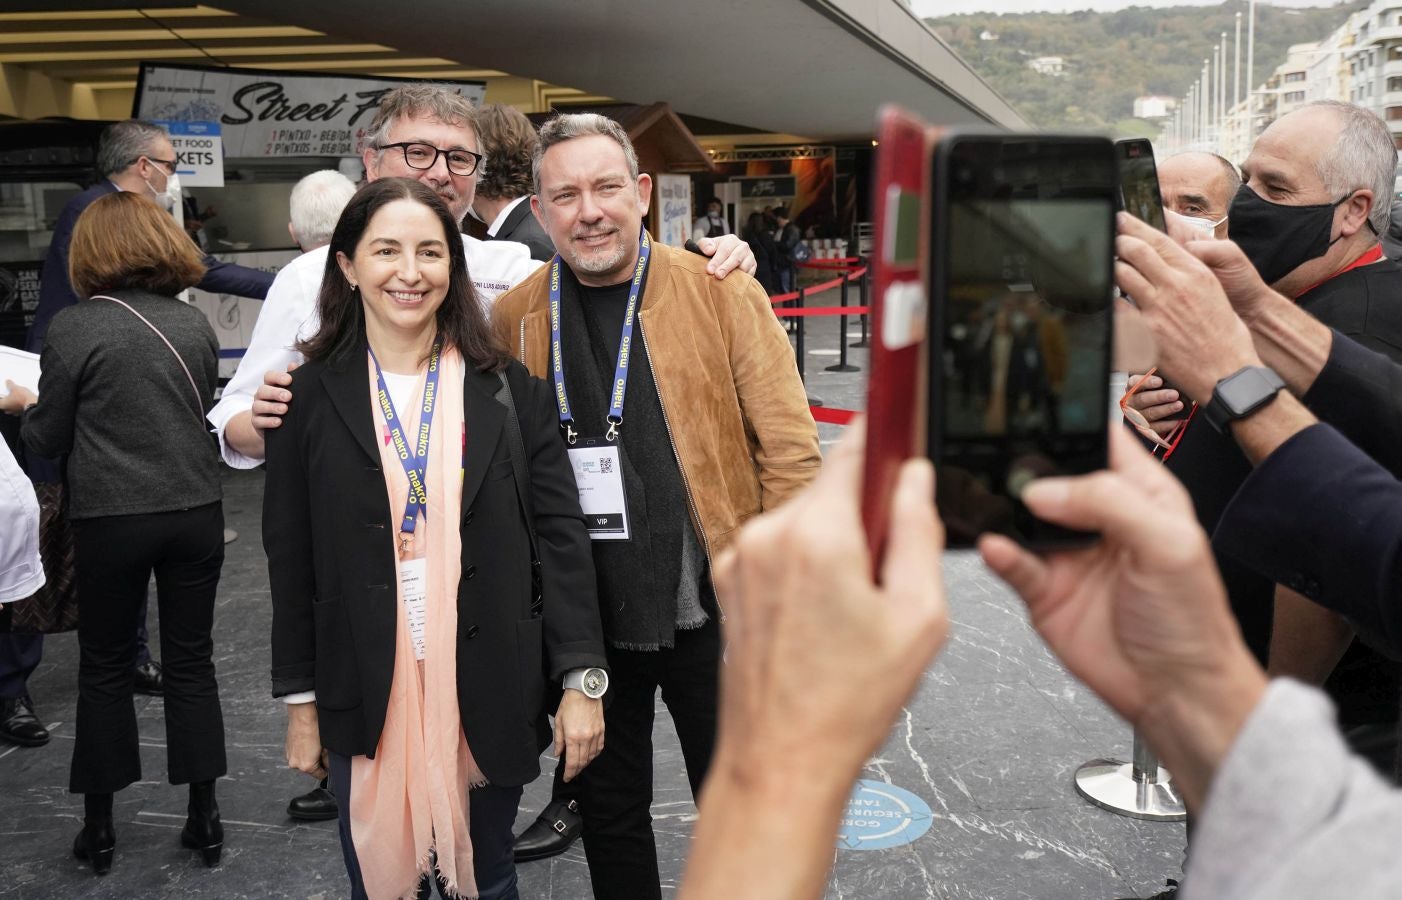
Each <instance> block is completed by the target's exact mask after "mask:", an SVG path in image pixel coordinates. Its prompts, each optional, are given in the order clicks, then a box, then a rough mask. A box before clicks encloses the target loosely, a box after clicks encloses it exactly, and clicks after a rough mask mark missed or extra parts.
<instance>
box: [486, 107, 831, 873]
mask: <svg viewBox="0 0 1402 900" xmlns="http://www.w3.org/2000/svg"><path fill="white" fill-rule="evenodd" d="M534 177H535V191H536V193H535V196H534V197H533V198H532V208H533V210H534V211H535V214H536V215H537V216H538V217H539V218H540V221H541V224H542V226H543V227H544V228H545V230H546V232H547V233H548V234H549V235H550V238H551V240H552V241H553V242H554V244H555V247H556V249H557V251H558V252H559V256H558V257H556V259H555V260H554V261H553V262H552V263H551V264H550V265H547V266H546V267H545V268H543V269H541V270H539V271H538V272H536V273H535V274H534V275H533V276H531V277H530V278H528V279H526V280H525V281H523V282H522V283H521V284H520V285H518V286H517V287H516V288H515V289H513V290H511V291H509V292H508V293H506V294H504V295H502V296H501V297H500V298H499V299H498V301H497V303H496V305H495V307H494V308H493V313H492V318H493V323H494V325H495V327H496V328H497V330H498V333H499V334H500V335H501V337H502V338H503V340H505V341H506V342H507V345H508V346H509V347H511V348H512V350H513V352H515V353H516V354H517V355H518V356H519V357H520V359H521V361H522V362H524V363H525V364H526V366H527V367H528V368H529V369H530V370H531V373H532V374H534V375H537V376H540V377H542V378H545V379H547V380H548V381H550V382H551V383H552V386H553V388H554V390H555V395H556V400H557V401H558V406H559V413H560V425H561V437H562V439H563V440H565V441H566V443H567V444H568V445H569V449H570V451H571V454H570V455H571V459H572V462H573V463H574V465H575V474H576V479H577V480H578V481H579V486H580V488H581V500H582V501H583V505H584V506H585V513H586V519H588V520H590V521H591V524H592V525H593V526H594V529H593V537H594V538H595V540H594V543H593V548H594V560H595V564H596V568H597V570H598V576H599V603H600V606H601V612H602V615H603V621H604V636H605V640H606V643H607V645H608V648H607V649H608V657H609V667H610V679H611V684H610V685H609V687H608V691H609V693H610V694H611V697H610V698H609V702H608V704H607V711H606V713H605V723H606V732H605V733H606V738H605V745H604V751H603V752H602V753H601V754H600V755H599V756H598V757H597V758H596V759H595V760H594V761H593V763H592V764H591V765H590V766H589V768H587V769H586V770H585V771H584V773H583V774H582V775H581V781H582V791H583V796H582V798H581V805H582V807H583V816H584V849H585V854H586V856H587V857H588V860H589V871H590V879H591V880H592V882H593V886H594V896H595V897H596V898H599V900H608V898H627V900H646V898H657V897H660V896H661V889H660V886H659V879H658V869H657V848H656V843H655V841H654V838H653V833H652V817H651V814H650V812H649V807H650V805H651V802H652V727H653V709H654V704H655V697H656V693H657V690H658V688H661V690H662V698H663V700H664V701H665V702H666V703H667V708H668V710H669V711H670V713H671V715H672V719H673V721H674V722H675V723H676V727H677V736H678V737H679V738H680V741H681V747H682V754H683V756H684V758H685V761H686V769H687V777H688V779H689V780H690V782H691V787H692V792H693V795H694V794H695V793H696V792H697V791H698V790H699V789H700V785H701V782H702V780H703V779H704V777H705V775H706V769H707V767H708V766H709V764H710V761H711V751H712V748H713V746H714V742H715V729H716V697H717V676H718V670H719V665H720V658H721V648H722V642H721V637H720V623H719V619H720V617H721V615H722V611H721V610H720V609H719V607H718V606H717V604H716V600H715V593H714V591H713V590H712V587H711V577H710V567H711V562H712V560H713V559H714V557H715V556H716V555H717V554H718V553H720V551H722V550H723V549H725V548H726V547H727V546H728V545H729V544H730V542H731V540H732V539H733V538H734V537H735V534H736V532H737V531H738V529H739V527H740V526H741V525H742V524H744V522H745V521H746V520H747V519H749V518H750V517H752V516H755V515H757V514H758V513H760V512H762V511H764V510H768V509H772V508H773V507H775V506H777V505H778V504H780V503H782V502H783V501H784V500H785V499H786V498H788V497H789V496H791V495H793V494H794V493H796V492H797V491H798V490H799V489H800V488H802V487H803V486H804V485H805V484H807V483H808V481H809V480H811V479H812V477H813V476H814V475H815V474H816V473H817V471H818V467H819V465H820V462H821V457H820V455H819V452H818V434H817V428H816V426H815V425H814V423H813V417H812V415H811V414H810V413H809V411H808V405H807V400H806V399H805V396H804V391H803V385H802V383H801V382H800V380H799V377H798V371H797V368H796V367H795V365H794V359H793V351H792V350H791V349H790V347H789V342H788V338H787V337H786V336H785V334H784V329H783V327H782V326H781V325H780V324H779V322H778V320H777V319H776V318H775V317H774V314H773V312H772V310H771V308H770V305H769V302H768V298H767V297H766V296H765V292H764V290H763V289H762V288H761V287H760V286H759V285H758V283H756V282H755V281H754V280H753V279H751V278H749V277H734V278H730V279H727V280H725V281H716V280H715V279H713V278H710V277H709V276H707V274H706V270H705V260H704V259H703V258H701V257H699V256H695V255H693V254H690V253H687V252H684V251H681V250H676V249H673V248H671V247H667V246H662V245H658V244H655V243H653V242H652V240H651V238H650V236H649V235H648V234H647V233H646V231H644V230H643V227H642V219H643V216H644V214H646V212H647V209H648V200H649V197H650V195H651V190H652V181H651V179H650V178H649V177H648V176H647V175H640V174H639V173H638V162H637V155H636V154H635V153H634V151H633V147H632V144H631V143H630V142H629V140H628V136H627V134H626V133H625V132H624V131H623V129H622V128H621V127H619V125H618V124H617V123H616V122H613V121H611V120H609V119H607V118H605V117H603V116H598V115H592V114H581V115H563V116H559V117H558V118H556V119H553V120H551V121H550V122H547V123H546V124H545V126H544V127H543V128H542V129H541V134H540V146H539V148H538V149H537V150H536V155H535V161H534ZM468 439H469V440H471V436H469V437H468ZM610 498H612V499H610ZM601 504H602V505H601Z"/></svg>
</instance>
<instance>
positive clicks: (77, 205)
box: [25, 178, 274, 353]
mask: <svg viewBox="0 0 1402 900" xmlns="http://www.w3.org/2000/svg"><path fill="white" fill-rule="evenodd" d="M117 190H118V188H117V186H116V185H115V184H113V183H112V182H110V181H108V180H107V179H106V178H102V179H99V180H98V182H97V184H95V185H93V186H92V187H90V188H88V189H87V190H85V191H83V192H82V193H81V194H79V195H77V196H76V197H74V198H73V199H72V200H69V201H68V202H67V203H66V204H64V207H63V211H62V212H60V213H59V216H58V219H57V221H55V222H54V233H53V236H52V237H50V238H49V250H48V253H47V254H46V255H45V256H44V268H43V269H42V270H41V271H40V273H39V305H38V306H37V307H35V309H34V322H33V324H31V325H30V326H29V334H28V337H27V338H26V339H25V349H27V350H29V351H30V352H31V353H39V352H40V351H42V350H43V349H44V336H45V335H47V334H48V331H49V322H51V321H53V317H54V316H56V315H58V314H59V312H60V311H61V310H64V309H67V308H68V307H70V306H72V305H74V304H75V303H77V302H78V300H79V299H80V298H79V297H78V295H77V294H75V293H73V286H72V285H71V284H70V283H69V281H68V245H69V244H71V243H72V242H73V226H74V225H76V224H77V223H78V217H79V216H80V215H82V214H83V210H85V209H87V208H88V207H89V206H92V204H93V202H94V201H96V200H97V199H98V198H99V197H105V196H106V195H108V194H115V193H116V192H117ZM204 265H205V273H204V277H203V278H201V279H200V282H199V284H197V285H195V286H196V287H198V288H200V289H201V290H205V291H210V292H211V293H215V294H234V295H235V296H239V297H252V298H254V299H255V300H262V299H264V298H266V297H267V296H268V288H270V287H272V286H273V277H274V276H273V274H272V273H271V272H264V271H261V270H259V269H250V268H249V267H247V266H240V265H238V264H237V263H226V262H220V261H219V260H217V259H215V258H214V257H212V256H210V255H209V254H205V257H204Z"/></svg>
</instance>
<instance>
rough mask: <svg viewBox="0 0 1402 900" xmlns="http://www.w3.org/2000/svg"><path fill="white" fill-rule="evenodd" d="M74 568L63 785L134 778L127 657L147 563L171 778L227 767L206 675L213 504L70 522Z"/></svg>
mask: <svg viewBox="0 0 1402 900" xmlns="http://www.w3.org/2000/svg"><path fill="white" fill-rule="evenodd" d="M74 526H75V527H74V557H75V562H76V564H77V577H78V647H79V650H80V657H79V663H78V718H77V737H76V740H75V742H74V745H73V768H72V771H71V773H70V775H69V781H68V789H69V790H70V791H72V792H74V793H80V794H103V793H114V792H116V791H119V790H121V789H122V788H124V787H126V786H127V785H129V784H131V783H132V782H134V781H139V780H140V779H141V752H140V748H139V747H138V743H137V742H138V734H137V727H136V708H135V706H134V705H133V703H132V694H133V685H132V674H133V673H132V669H133V666H134V665H135V663H136V653H137V650H136V643H137V639H136V625H137V617H138V616H139V615H140V611H141V610H142V609H143V607H144V606H145V599H146V586H147V584H148V582H149V581H150V578H151V573H152V572H153V571H154V572H155V573H156V602H157V613H158V615H159V616H160V623H161V656H162V657H163V659H164V669H165V722H166V760H167V764H168V767H169V775H170V781H171V783H172V784H187V783H189V782H198V781H209V780H210V779H213V778H218V777H219V776H221V775H223V774H224V773H225V772H226V771H228V765H227V763H226V761H225V757H224V717H223V714H222V712H221V710H220V708H219V685H218V683H217V682H216V681H215V677H214V640H213V638H212V636H211V632H212V630H213V627H214V595H215V591H216V589H217V588H218V585H219V569H220V567H221V566H222V565H223V564H224V510H223V506H222V504H219V503H211V504H208V505H206V506H201V507H197V508H195V509H186V510H179V511H176V512H165V513H153V514H149V515H137V516H106V517H102V518H97V519H79V520H76V521H75V522H74Z"/></svg>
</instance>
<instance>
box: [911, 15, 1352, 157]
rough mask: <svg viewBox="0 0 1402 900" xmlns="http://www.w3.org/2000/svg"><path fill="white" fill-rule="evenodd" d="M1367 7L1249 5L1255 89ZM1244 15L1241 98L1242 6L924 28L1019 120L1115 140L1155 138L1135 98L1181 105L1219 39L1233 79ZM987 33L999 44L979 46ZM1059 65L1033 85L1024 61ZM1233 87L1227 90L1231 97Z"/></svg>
mask: <svg viewBox="0 0 1402 900" xmlns="http://www.w3.org/2000/svg"><path fill="white" fill-rule="evenodd" d="M1367 5H1368V4H1367V0H1356V2H1346V3H1340V4H1338V5H1336V6H1328V7H1319V8H1314V9H1281V8H1277V7H1273V6H1266V5H1264V4H1263V3H1257V5H1256V83H1257V84H1260V83H1261V82H1262V81H1264V80H1265V79H1266V77H1267V76H1268V75H1269V74H1270V73H1271V72H1272V71H1273V70H1274V69H1275V67H1276V66H1278V65H1280V64H1281V63H1282V62H1284V61H1285V55H1286V49H1287V48H1288V47H1289V46H1290V45H1291V44H1300V43H1305V42H1307V41H1316V40H1319V39H1321V38H1323V37H1324V36H1326V35H1327V34H1329V32H1331V31H1333V30H1334V29H1335V28H1337V27H1338V26H1339V25H1341V24H1343V22H1344V21H1345V20H1346V19H1347V18H1348V16H1349V14H1350V13H1352V12H1354V11H1356V10H1359V9H1363V8H1365V7H1366V6H1367ZM1238 11H1240V12H1241V13H1242V38H1241V45H1242V49H1241V54H1242V81H1243V84H1242V91H1243V93H1245V91H1246V84H1245V80H1246V74H1245V69H1246V17H1247V4H1246V3H1245V2H1242V0H1237V2H1227V3H1223V4H1221V5H1220V6H1178V7H1169V8H1165V9H1149V8H1147V7H1132V8H1130V9H1126V10H1121V11H1119V12H1109V13H1098V12H1090V11H1084V12H1075V13H1023V14H1005V15H994V14H989V13H973V14H968V15H958V16H943V17H940V18H931V19H926V20H925V21H926V22H927V23H929V24H930V26H931V27H933V28H934V29H935V31H936V32H937V33H938V34H939V35H940V36H941V37H942V38H944V40H945V41H947V42H948V43H949V45H950V46H951V47H953V48H954V49H955V51H957V52H958V53H959V55H960V56H962V57H963V58H964V59H965V60H967V61H968V63H969V65H971V66H973V68H974V70H975V71H976V72H978V73H979V74H980V75H982V76H983V77H984V78H985V79H986V80H987V81H988V82H989V83H990V84H991V85H993V87H994V88H995V89H996V90H997V91H998V92H999V93H1000V94H1002V95H1003V96H1004V97H1006V98H1007V100H1008V101H1009V102H1010V103H1012V105H1013V106H1014V107H1015V108H1016V109H1017V110H1018V111H1019V112H1020V113H1022V115H1023V116H1024V117H1025V118H1026V119H1027V120H1028V121H1030V122H1032V123H1033V124H1034V125H1037V126H1040V127H1043V128H1059V129H1077V130H1079V129H1094V130H1097V131H1105V130H1108V131H1111V132H1114V133H1115V134H1116V136H1146V137H1147V136H1152V135H1153V134H1155V133H1156V132H1157V128H1155V127H1154V126H1151V125H1149V123H1147V122H1144V121H1141V120H1138V119H1134V118H1132V116H1133V114H1134V98H1135V97H1139V96H1142V95H1145V94H1161V95H1164V96H1168V97H1182V96H1183V95H1184V94H1186V93H1187V91H1188V88H1189V87H1191V86H1192V84H1193V83H1194V82H1195V81H1197V79H1198V77H1199V75H1200V74H1201V71H1202V61H1203V60H1204V59H1208V60H1210V59H1211V58H1212V49H1213V47H1214V46H1215V45H1216V43H1217V41H1218V38H1219V35H1220V34H1221V33H1222V32H1224V31H1225V32H1226V33H1227V59H1228V72H1229V73H1230V71H1231V68H1230V66H1231V59H1232V55H1233V41H1234V34H1235V27H1236V26H1235V22H1236V13H1237V12H1238ZM985 31H988V32H991V33H992V34H995V35H997V36H998V39H997V40H981V39H980V37H979V36H980V35H981V34H982V33H983V32H985ZM1039 56H1060V57H1063V58H1064V59H1065V60H1066V70H1065V74H1063V75H1061V76H1059V77H1054V76H1050V75H1039V74H1038V73H1036V72H1034V71H1032V70H1031V69H1029V68H1028V67H1027V62H1028V60H1030V59H1033V58H1035V57H1039ZM1231 84H1232V82H1231V79H1230V77H1229V78H1228V80H1227V90H1228V93H1229V94H1230V92H1231Z"/></svg>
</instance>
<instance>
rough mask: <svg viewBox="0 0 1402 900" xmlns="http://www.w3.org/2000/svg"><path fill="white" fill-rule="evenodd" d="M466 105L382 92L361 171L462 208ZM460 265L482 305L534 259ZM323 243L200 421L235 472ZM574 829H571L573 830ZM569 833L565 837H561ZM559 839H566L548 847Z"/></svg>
mask: <svg viewBox="0 0 1402 900" xmlns="http://www.w3.org/2000/svg"><path fill="white" fill-rule="evenodd" d="M475 125H476V111H475V110H474V109H473V107H472V103H471V102H470V101H469V100H468V99H467V98H465V97H463V96H462V95H461V94H459V93H458V92H457V91H455V90H454V89H453V88H450V87H448V86H446V85H439V84H408V85H405V86H403V87H399V88H395V89H394V90H392V91H390V92H389V93H387V94H385V96H384V98H383V99H382V100H381V101H380V108H379V111H378V112H376V114H375V118H374V119H373V120H372V121H371V122H370V126H369V128H368V129H367V131H366V135H365V150H364V152H363V154H362V159H363V161H364V163H365V178H366V180H367V181H375V180H376V179H379V178H414V179H417V180H418V181H421V182H423V183H424V184H426V185H428V186H429V187H430V188H432V189H433V191H434V192H435V193H436V194H438V196H439V197H441V198H442V200H443V202H444V204H445V205H446V206H447V207H448V210H449V211H450V212H451V213H452V214H453V217H454V219H455V220H458V221H461V220H462V217H463V216H464V215H466V214H467V210H468V208H469V207H471V205H472V202H473V198H474V196H475V193H476V187H477V178H478V176H479V175H480V174H481V171H480V165H481V162H482V154H481V146H480V144H479V143H478V139H477V131H476V127H475ZM462 240H463V245H464V248H465V250H466V252H467V269H468V273H469V274H470V275H471V276H472V282H473V286H474V288H475V290H476V292H477V296H478V299H479V300H481V301H482V302H483V303H490V302H491V301H493V300H494V299H495V298H496V296H497V295H498V294H500V293H502V292H503V291H505V290H507V289H508V288H511V287H512V286H514V285H515V284H517V283H518V282H520V281H521V280H523V279H524V278H525V277H526V276H527V275H530V274H531V273H532V272H534V271H535V270H536V269H537V268H539V267H540V266H541V263H540V262H539V261H538V260H534V259H532V258H531V254H530V249H529V248H528V247H526V245H525V244H518V243H515V242H513V241H479V240H477V239H476V238H474V237H470V236H468V235H463V238H462ZM712 250H713V252H714V253H715V257H714V258H713V259H712V261H711V262H710V264H709V265H708V270H709V271H710V272H712V273H713V274H714V275H715V276H716V277H717V278H724V277H725V275H726V274H727V273H729V272H731V271H733V270H734V269H736V268H741V269H743V270H745V271H747V272H753V271H754V256H753V255H752V254H751V253H750V252H749V247H748V246H747V245H746V244H744V243H743V242H741V241H740V240H738V239H737V238H734V237H727V238H724V239H722V240H719V241H716V242H715V245H714V247H713V248H712ZM326 255H327V250H326V248H325V247H322V248H319V249H316V250H312V251H310V252H308V253H304V254H302V255H301V256H299V257H297V258H296V259H294V260H293V261H292V262H290V263H288V264H287V265H286V266H284V267H283V269H282V271H280V272H279V273H278V275H277V279H276V281H274V282H273V286H272V288H271V289H270V290H269V291H268V298H267V300H266V301H265V302H264V304H263V309H262V311H261V312H260V313H259V314H258V322H257V324H256V325H255V326H254V328H253V336H252V338H251V339H250V341H249V345H248V351H247V352H246V353H245V354H244V357H243V359H242V360H241V361H240V362H239V367H238V371H237V372H235V373H234V377H233V378H232V379H231V380H230V381H229V384H228V386H227V387H226V388H225V389H224V394H223V397H222V399H221V400H220V401H219V403H218V404H217V405H216V406H215V407H214V409H212V410H211V411H210V413H209V421H210V422H211V423H212V424H213V425H214V429H215V431H216V433H217V434H218V435H219V446H220V451H221V452H222V453H223V456H224V461H225V462H227V463H228V464H229V465H230V466H233V467H234V468H236V469H251V468H254V467H255V466H257V465H259V464H260V463H262V462H263V458H264V446H263V432H264V430H266V429H269V428H277V427H278V426H280V425H281V424H282V416H283V414H284V413H286V412H287V406H288V404H289V403H291V402H293V401H292V392H291V391H290V390H288V385H289V384H291V382H292V377H291V375H289V374H288V372H287V370H288V367H289V366H293V365H295V364H298V363H300V362H301V361H302V357H301V355H300V354H299V353H297V352H296V351H295V350H293V349H292V348H293V346H294V345H295V344H296V343H297V340H298V338H299V337H305V336H309V335H311V334H314V333H316V330H317V328H318V325H319V321H318V319H317V311H316V300H317V295H318V294H319V293H320V291H321V278H322V275H323V273H324V272H325V269H326ZM315 699H316V698H315V696H313V695H312V694H310V693H307V694H295V695H289V696H285V697H283V698H282V700H283V701H284V702H286V703H289V704H294V703H311V702H314V701H315ZM293 807H294V808H297V809H300V810H302V811H303V813H310V814H311V815H310V816H307V815H303V817H304V818H306V817H310V818H329V817H331V816H332V815H334V805H333V798H331V797H330V796H329V795H326V794H325V792H324V791H322V790H321V789H320V788H318V789H317V790H315V791H312V792H311V793H310V794H308V795H304V796H303V797H299V798H296V799H294V800H293ZM576 835H577V831H576ZM571 839H572V838H571ZM566 846H568V841H566V842H564V844H562V845H560V846H559V847H558V850H557V851H556V852H559V851H562V850H564V849H565V847H566Z"/></svg>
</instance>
